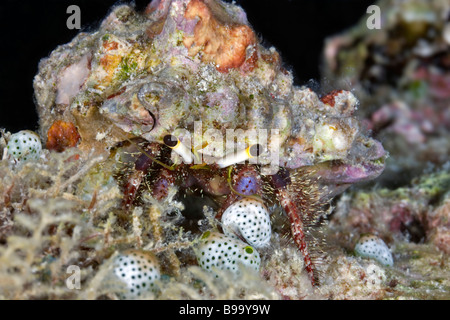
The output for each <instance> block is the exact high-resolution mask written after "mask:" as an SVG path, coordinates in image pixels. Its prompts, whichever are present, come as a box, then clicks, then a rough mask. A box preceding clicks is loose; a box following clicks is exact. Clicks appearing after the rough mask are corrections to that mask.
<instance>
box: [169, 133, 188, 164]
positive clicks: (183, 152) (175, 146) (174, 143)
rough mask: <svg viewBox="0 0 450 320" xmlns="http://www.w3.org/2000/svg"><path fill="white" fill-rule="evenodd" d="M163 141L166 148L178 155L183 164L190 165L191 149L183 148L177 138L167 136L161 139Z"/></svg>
mask: <svg viewBox="0 0 450 320" xmlns="http://www.w3.org/2000/svg"><path fill="white" fill-rule="evenodd" d="M163 141H164V144H165V145H166V146H168V147H169V148H170V149H172V150H173V151H175V152H176V153H177V154H178V155H180V156H181V157H182V158H183V161H184V162H185V163H187V164H191V163H192V162H193V161H194V155H193V154H192V151H191V149H190V148H189V147H188V146H185V145H184V144H183V143H182V142H181V141H180V139H178V138H177V137H175V136H173V135H171V134H168V135H166V136H165V137H164V138H163Z"/></svg>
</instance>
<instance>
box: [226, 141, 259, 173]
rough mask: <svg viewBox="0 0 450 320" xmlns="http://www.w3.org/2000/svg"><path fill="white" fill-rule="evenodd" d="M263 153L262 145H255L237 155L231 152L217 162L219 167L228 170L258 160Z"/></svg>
mask: <svg viewBox="0 0 450 320" xmlns="http://www.w3.org/2000/svg"><path fill="white" fill-rule="evenodd" d="M262 151H263V148H262V146H261V145H260V144H254V145H251V146H250V147H248V148H247V149H243V150H240V151H238V152H236V153H234V152H231V153H229V154H227V155H226V156H225V157H223V158H221V159H219V160H218V161H217V165H218V166H219V168H226V167H229V166H232V165H234V164H236V163H240V162H244V161H247V160H249V159H252V158H256V157H258V156H259V155H260V154H261V153H262Z"/></svg>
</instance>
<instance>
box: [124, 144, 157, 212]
mask: <svg viewBox="0 0 450 320" xmlns="http://www.w3.org/2000/svg"><path fill="white" fill-rule="evenodd" d="M144 149H145V150H142V152H141V153H140V155H139V157H138V158H137V160H136V161H135V163H134V170H133V172H132V173H131V175H130V176H129V177H128V178H127V181H126V183H125V188H124V192H123V194H124V197H123V200H122V207H123V208H125V209H129V208H130V206H131V205H132V204H133V202H134V200H135V199H136V195H137V192H138V189H139V186H140V185H141V183H142V181H143V179H144V177H145V175H146V174H147V171H148V169H149V168H150V167H151V166H152V165H153V164H154V160H155V159H156V157H157V155H158V154H159V152H160V146H159V144H157V143H153V144H148V145H147V146H145V147H144Z"/></svg>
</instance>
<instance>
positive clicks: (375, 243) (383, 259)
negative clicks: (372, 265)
mask: <svg viewBox="0 0 450 320" xmlns="http://www.w3.org/2000/svg"><path fill="white" fill-rule="evenodd" d="M355 252H356V253H357V254H358V255H360V256H361V257H365V258H372V259H374V260H376V261H378V262H379V263H380V264H382V265H384V266H392V265H394V258H393V257H392V253H391V251H390V250H389V247H388V246H387V245H386V244H385V243H384V241H383V240H381V239H380V238H378V237H376V236H374V235H364V236H362V237H361V238H360V239H359V241H358V243H357V244H356V246H355Z"/></svg>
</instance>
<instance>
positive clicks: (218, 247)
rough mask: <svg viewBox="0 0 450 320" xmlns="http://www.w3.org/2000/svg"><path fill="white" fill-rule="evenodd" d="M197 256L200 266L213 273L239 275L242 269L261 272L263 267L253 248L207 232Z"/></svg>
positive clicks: (219, 234) (198, 248)
mask: <svg viewBox="0 0 450 320" xmlns="http://www.w3.org/2000/svg"><path fill="white" fill-rule="evenodd" d="M195 254H196V256H197V260H198V264H199V265H200V266H201V267H202V268H203V269H204V270H207V271H210V272H213V273H214V271H215V270H216V269H219V270H225V271H230V272H231V273H234V274H236V275H237V274H240V273H241V271H242V270H241V268H242V267H244V268H248V270H253V271H259V267H260V265H261V258H260V256H259V253H258V251H256V250H255V249H254V248H253V247H251V246H249V245H248V244H246V243H244V242H242V241H240V240H237V239H233V238H230V237H227V236H225V235H223V234H221V233H216V232H209V231H207V232H205V234H204V235H203V237H202V240H201V241H200V243H199V245H198V247H197V248H196V249H195ZM216 276H218V275H216Z"/></svg>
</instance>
